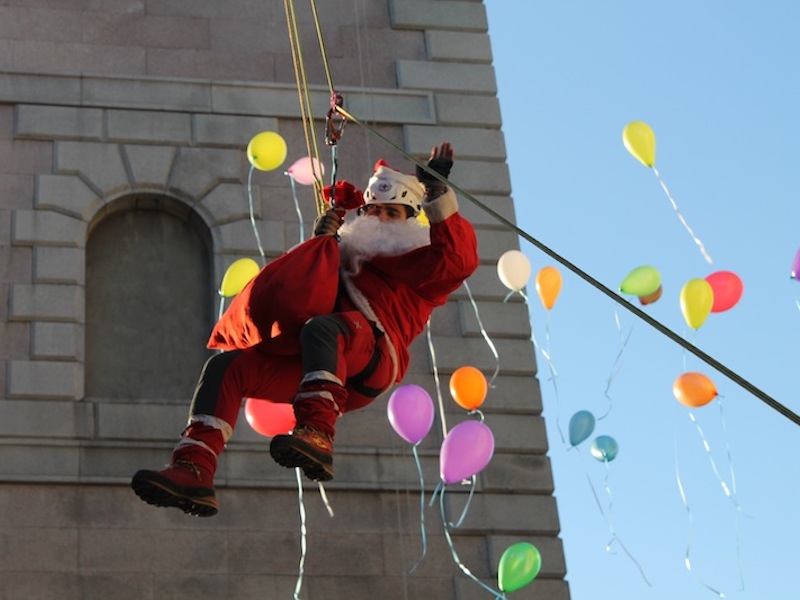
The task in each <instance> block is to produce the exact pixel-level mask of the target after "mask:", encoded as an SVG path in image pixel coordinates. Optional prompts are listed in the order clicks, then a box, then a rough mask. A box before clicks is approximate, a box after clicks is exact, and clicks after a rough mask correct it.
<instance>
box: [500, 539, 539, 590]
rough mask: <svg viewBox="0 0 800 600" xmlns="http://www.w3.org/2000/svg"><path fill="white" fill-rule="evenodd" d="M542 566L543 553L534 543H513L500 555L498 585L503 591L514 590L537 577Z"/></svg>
mask: <svg viewBox="0 0 800 600" xmlns="http://www.w3.org/2000/svg"><path fill="white" fill-rule="evenodd" d="M541 568H542V555H541V554H539V550H538V549H537V548H536V546H534V545H533V544H529V543H528V542H518V543H516V544H512V545H511V546H509V547H508V548H506V551H505V552H503V555H502V556H501V557H500V563H499V564H498V566H497V585H498V586H499V587H500V591H502V592H513V591H515V590H518V589H520V588H523V587H525V586H526V585H528V584H529V583H530V582H531V581H533V580H534V579H536V576H537V575H538V574H539V570H540V569H541Z"/></svg>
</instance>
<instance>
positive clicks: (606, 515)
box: [575, 446, 653, 587]
mask: <svg viewBox="0 0 800 600" xmlns="http://www.w3.org/2000/svg"><path fill="white" fill-rule="evenodd" d="M575 450H576V451H578V454H580V449H579V448H578V446H575ZM603 463H605V467H606V474H605V478H604V480H603V488H604V489H605V492H606V494H607V495H608V510H607V511H606V510H605V509H604V508H603V504H602V503H601V502H600V497H599V496H598V494H597V490H596V489H595V487H594V483H592V478H591V477H590V476H589V472H588V471H587V469H586V466H585V465H584V464H583V457H581V465H582V466H583V472H584V474H585V475H586V481H588V482H589V489H590V490H591V491H592V496H593V497H594V501H595V504H597V509H598V510H599V511H600V515H601V516H602V517H603V519H604V520H605V522H606V523H607V524H608V530H609V532H610V533H611V539H610V540H609V541H608V543H607V544H606V552H608V553H611V548H612V546H613V545H614V542H616V543H617V544H618V545H619V547H620V548H622V551H623V552H624V553H625V554H626V555H627V556H628V558H630V559H631V562H633V564H634V565H636V568H637V569H638V570H639V574H640V575H641V576H642V579H643V580H644V582H645V583H646V584H647V585H648V586H649V587H653V584H652V583H650V580H649V579H647V575H645V572H644V569H643V568H642V565H641V564H639V561H638V560H636V559H635V558H634V556H633V554H631V553H630V551H629V550H628V548H627V547H626V546H625V544H623V543H622V539H620V537H619V535H617V532H616V531H615V529H614V513H613V504H614V499H613V496H612V494H611V486H610V485H609V483H608V480H609V474H610V470H609V466H608V461H607V460H603Z"/></svg>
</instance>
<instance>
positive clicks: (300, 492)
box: [294, 467, 308, 600]
mask: <svg viewBox="0 0 800 600" xmlns="http://www.w3.org/2000/svg"><path fill="white" fill-rule="evenodd" d="M294 471H295V475H296V477H297V502H298V504H299V506H300V566H299V571H298V574H297V583H295V586H294V600H299V598H300V589H301V588H302V587H303V573H304V572H305V564H306V534H307V532H308V530H307V529H306V507H305V504H303V478H302V476H301V475H300V468H299V467H296V468H295V470H294Z"/></svg>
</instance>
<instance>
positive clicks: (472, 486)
mask: <svg viewBox="0 0 800 600" xmlns="http://www.w3.org/2000/svg"><path fill="white" fill-rule="evenodd" d="M476 482H477V478H476V477H475V475H473V476H472V480H471V484H470V487H469V496H467V502H466V504H464V510H462V511H461V516H460V517H459V518H458V521H456V522H455V523H448V524H447V526H448V527H451V528H453V529H458V528H459V527H461V524H462V523H463V522H464V519H466V518H467V513H468V512H469V505H470V504H471V503H472V497H473V495H474V494H475V483H476ZM462 483H463V482H462Z"/></svg>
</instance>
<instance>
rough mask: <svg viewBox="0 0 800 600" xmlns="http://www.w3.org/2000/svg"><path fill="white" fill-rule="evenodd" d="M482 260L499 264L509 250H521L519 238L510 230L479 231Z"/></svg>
mask: <svg viewBox="0 0 800 600" xmlns="http://www.w3.org/2000/svg"><path fill="white" fill-rule="evenodd" d="M478 247H479V248H480V251H481V258H482V259H483V260H488V261H491V262H493V263H495V264H496V263H497V261H498V260H500V257H501V256H503V254H505V253H506V252H508V251H509V250H519V236H518V235H517V233H516V232H514V231H512V230H510V229H503V230H497V231H495V230H491V231H478Z"/></svg>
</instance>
